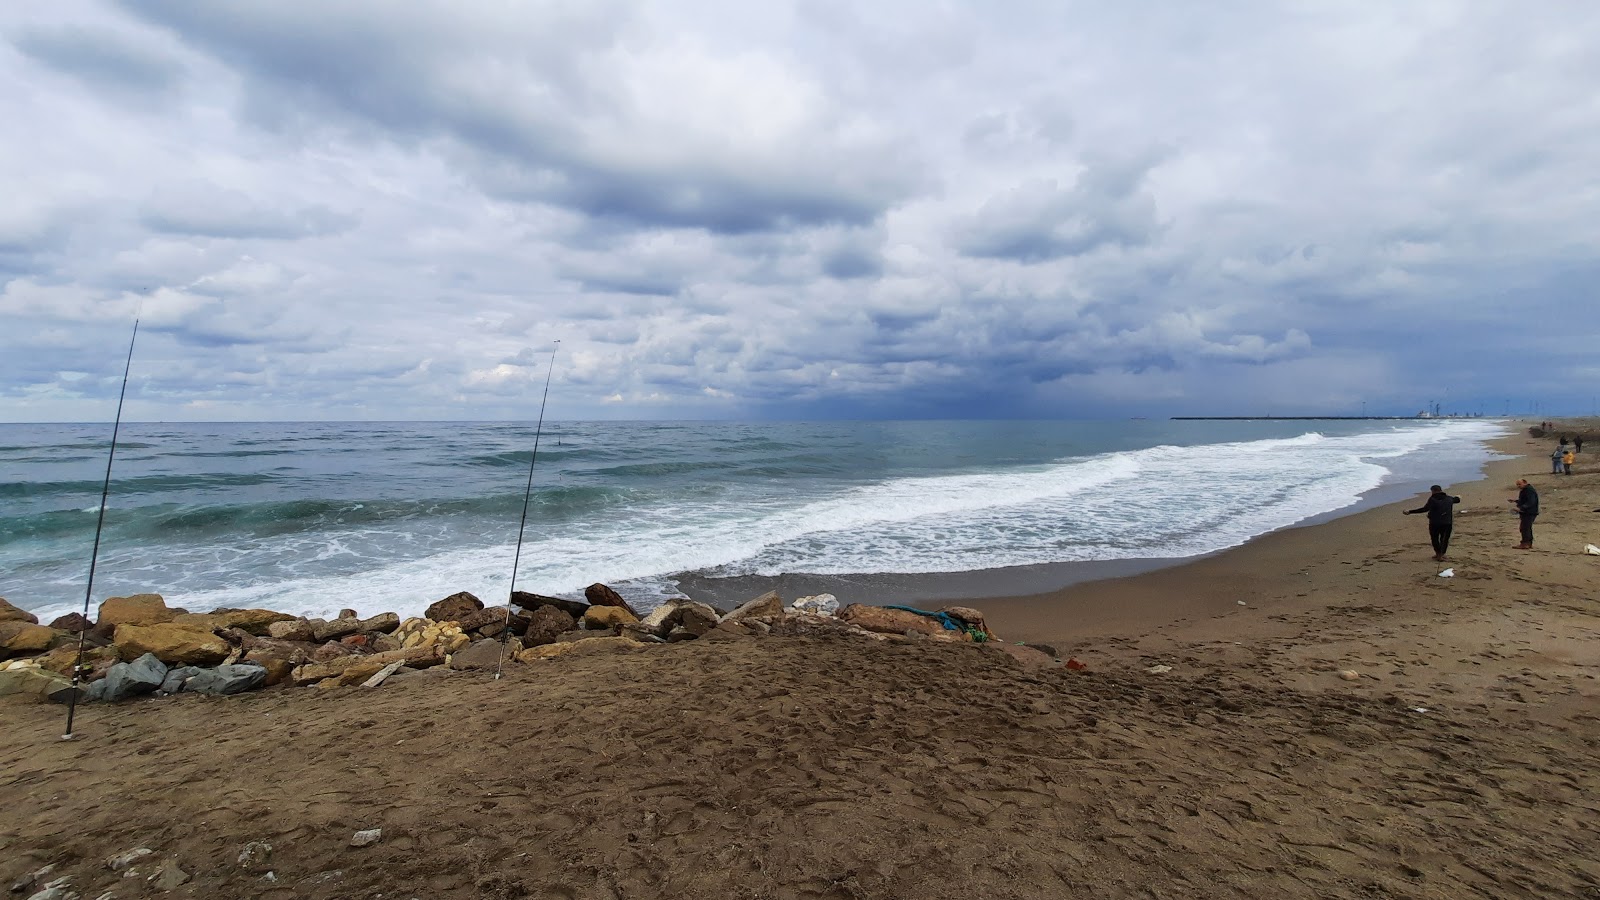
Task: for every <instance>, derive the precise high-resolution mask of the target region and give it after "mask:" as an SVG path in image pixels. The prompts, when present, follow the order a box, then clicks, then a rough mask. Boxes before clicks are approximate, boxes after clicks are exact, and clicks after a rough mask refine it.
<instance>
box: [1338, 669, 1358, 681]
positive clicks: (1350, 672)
mask: <svg viewBox="0 0 1600 900" xmlns="http://www.w3.org/2000/svg"><path fill="white" fill-rule="evenodd" d="M1339 677H1340V678H1343V679H1344V680H1345V681H1360V680H1361V673H1360V672H1357V671H1356V670H1354V669H1340V670H1339Z"/></svg>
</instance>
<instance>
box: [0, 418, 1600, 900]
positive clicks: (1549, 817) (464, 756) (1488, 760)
mask: <svg viewBox="0 0 1600 900" xmlns="http://www.w3.org/2000/svg"><path fill="white" fill-rule="evenodd" d="M1497 446H1498V449H1500V450H1501V451H1502V452H1503V453H1506V454H1508V455H1509V456H1510V457H1511V458H1508V459H1505V460H1501V461H1497V462H1494V463H1491V464H1490V465H1489V467H1488V469H1487V471H1486V477H1485V478H1484V479H1483V480H1481V481H1475V482H1471V483H1467V484H1462V485H1456V486H1447V490H1449V492H1450V493H1453V494H1457V495H1459V496H1461V497H1462V500H1463V503H1462V505H1461V506H1460V507H1458V512H1457V514H1456V525H1455V535H1454V540H1453V542H1452V546H1451V552H1450V558H1449V559H1448V560H1447V561H1445V562H1444V563H1436V562H1435V561H1434V560H1433V559H1432V550H1431V548H1430V547H1429V545H1428V536H1427V527H1426V522H1425V520H1424V519H1423V517H1420V516H1409V517H1408V516H1403V515H1401V510H1403V509H1407V508H1411V507H1414V506H1417V505H1418V504H1419V503H1420V502H1421V498H1420V497H1418V498H1414V499H1412V500H1410V501H1407V502H1404V503H1398V504H1389V505H1386V506H1382V507H1379V508H1374V509H1369V510H1366V511H1363V512H1360V513H1357V514H1355V515H1352V516H1348V517H1344V518H1340V519H1336V520H1334V521H1331V522H1327V523H1323V524H1319V525H1314V526H1309V527H1304V528H1294V529H1288V530H1284V531H1279V532H1275V533H1273V534H1269V535H1266V536H1264V537H1262V538H1259V539H1257V540H1254V541H1251V542H1250V543H1248V544H1246V545H1244V546H1241V547H1238V548H1235V549H1233V550H1230V551H1226V552H1224V553H1221V554H1217V555H1215V556H1211V557H1208V558H1205V559H1201V560H1198V561H1195V562H1192V563H1189V564H1185V565H1181V566H1176V567H1170V568H1164V569H1159V570H1156V571H1150V572H1145V573H1142V574H1137V575H1132V576H1129V577H1125V578H1117V579H1111V580H1103V581H1094V582H1088V583H1082V584H1076V585H1073V586H1071V587H1069V588H1066V589H1064V590H1060V591H1055V592H1051V593H1048V594H1042V595H1033V596H1027V597H999V598H995V597H980V598H970V599H967V600H965V601H963V602H962V603H961V605H965V606H971V607H975V608H978V609H980V610H982V611H983V612H984V613H985V614H986V616H987V617H988V620H989V624H990V625H991V627H992V628H993V629H994V630H995V632H996V633H997V634H998V635H999V636H1000V638H1002V639H1003V641H1004V642H1015V641H1028V642H1032V643H1041V644H1045V645H1049V646H1050V647H1052V648H1054V649H1055V650H1056V651H1057V652H1058V653H1059V655H1060V657H1061V659H1063V660H1064V659H1067V658H1069V657H1070V658H1073V659H1075V660H1077V661H1079V662H1081V663H1082V664H1083V665H1084V666H1085V668H1083V669H1081V670H1072V669H1068V668H1066V667H1064V666H1061V665H1043V664H1040V663H1039V661H1038V660H1036V659H1034V658H1031V657H1030V658H1025V659H1017V658H1014V657H1013V655H1011V654H1008V653H1007V652H1005V649H1004V647H1003V646H1000V645H998V644H986V645H985V644H978V645H957V644H941V643H933V642H926V641H909V642H903V643H892V642H891V643H884V642H877V641H872V640H864V639H859V638H845V637H824V636H809V637H805V636H798V637H778V636H768V637H761V638H747V639H726V640H701V641H695V642H689V643H682V644H671V645H666V646H661V647H653V648H650V649H648V650H627V651H624V650H615V651H596V652H590V653H570V654H567V655H565V656H561V657H559V658H556V659H552V660H548V661H544V662H542V663H538V664H533V665H523V664H517V665H513V666H510V667H508V668H507V670H506V673H505V677H504V678H502V679H501V680H499V681H496V680H494V679H493V678H492V677H491V676H489V675H485V674H475V673H462V672H447V671H444V670H442V669H434V670H428V671H426V672H421V673H417V674H415V675H412V676H408V677H405V678H402V679H398V680H394V681H391V682H389V683H386V684H384V685H383V686H382V687H381V688H377V689H373V690H365V689H362V688H359V687H348V688H334V689H329V690H324V689H319V688H304V689H286V690H268V691H263V692H260V693H256V694H246V695H241V696H237V697H205V696H195V695H179V696H176V697H171V698H161V699H154V700H141V701H133V702H128V703H123V704H119V705H115V706H106V705H93V706H86V707H83V708H81V709H80V712H79V718H78V723H77V725H76V727H75V731H76V732H77V734H78V739H77V740H75V741H72V742H68V743H63V742H61V741H60V740H59V737H60V735H61V732H62V724H63V710H62V709H61V708H60V707H55V706H47V705H35V704H25V703H22V702H20V701H17V700H15V698H4V699H3V700H0V715H3V716H4V719H5V722H6V725H7V727H6V728H5V729H4V730H3V732H0V764H3V767H0V802H3V803H4V808H5V810H6V812H5V817H4V823H5V824H4V827H3V828H0V878H3V879H4V883H5V884H7V885H11V884H13V883H14V882H17V881H18V880H19V879H22V880H24V882H26V883H25V885H24V886H23V887H21V888H20V889H18V892H17V894H16V895H17V896H22V897H27V896H29V894H30V892H32V891H34V890H37V889H39V888H40V887H42V885H43V884H44V882H45V881H48V880H49V879H53V878H59V877H62V876H68V877H70V884H71V889H72V891H73V892H75V893H76V894H77V895H78V896H81V897H83V898H98V897H102V896H111V897H117V898H132V897H147V896H172V897H195V898H208V897H224V896H235V897H262V898H346V897H372V898H376V897H389V898H406V897H419V898H428V897H490V898H514V897H566V898H585V900H588V898H594V900H628V898H649V897H708V898H723V897H727V898H734V897H744V898H805V897H817V898H823V897H840V898H868V897H871V898H972V897H999V898H1059V897H1065V896H1074V895H1078V894H1084V893H1087V894H1091V895H1093V896H1099V897H1117V898H1120V897H1129V898H1133V897H1140V898H1176V897H1239V898H1245V897H1307V898H1310V897H1319V898H1321V897H1350V898H1357V897H1359V898H1372V897H1415V898H1457V897H1484V898H1490V897H1492V898H1505V897H1575V898H1577V897H1600V596H1597V592H1596V590H1595V588H1594V585H1595V583H1596V578H1595V575H1596V573H1597V572H1600V556H1591V555H1586V554H1585V553H1584V545H1585V544H1591V543H1600V512H1596V511H1595V509H1596V507H1600V465H1597V464H1596V463H1595V460H1594V455H1595V450H1600V447H1596V448H1595V450H1590V451H1588V452H1586V453H1585V454H1584V455H1583V456H1581V457H1580V458H1579V464H1578V466H1577V467H1576V472H1575V474H1573V475H1571V476H1555V475H1550V474H1548V472H1549V466H1548V462H1547V460H1546V459H1545V455H1546V454H1548V452H1549V446H1550V442H1548V441H1545V440H1533V439H1531V438H1529V437H1527V436H1526V435H1525V433H1524V434H1518V435H1515V436H1512V437H1508V438H1505V439H1503V440H1502V441H1500V442H1499V444H1498V445H1497ZM1518 477H1527V478H1529V479H1530V480H1531V481H1532V482H1533V484H1534V486H1535V487H1536V488H1537V489H1538V490H1539V492H1540V494H1541V497H1542V501H1543V513H1542V515H1541V516H1540V518H1539V520H1538V523H1537V526H1536V546H1535V549H1534V550H1532V551H1519V550H1516V549H1513V546H1514V544H1515V543H1516V542H1517V522H1516V517H1515V516H1514V515H1513V514H1512V513H1511V511H1510V505H1509V504H1508V503H1507V502H1506V500H1507V499H1508V498H1510V497H1512V496H1514V494H1515V489H1514V487H1513V482H1514V481H1515V479H1516V478H1518ZM1175 502H1181V498H1175ZM1446 568H1449V569H1450V570H1452V572H1453V574H1452V577H1448V578H1446V577H1440V573H1441V572H1442V571H1444V570H1445V569H1446ZM1161 667H1168V668H1165V669H1162V668H1161ZM1152 670H1153V671H1152ZM1352 673H1353V674H1352ZM367 829H381V831H382V835H381V838H380V839H378V840H377V841H376V842H374V843H372V844H370V845H368V846H361V847H356V846H352V836H353V835H354V834H355V833H356V832H358V831H363V830H367ZM263 847H270V849H269V850H268V849H263ZM136 848H149V849H150V850H152V851H153V853H152V854H151V855H150V857H149V860H150V861H151V862H148V863H141V864H140V866H144V868H140V866H135V867H134V868H135V869H137V870H138V871H139V873H140V874H139V876H137V877H132V878H130V877H126V876H125V872H126V871H128V870H123V871H113V870H112V868H111V867H109V866H108V863H107V861H108V859H109V858H111V857H114V856H116V855H118V854H123V853H126V852H128V851H130V850H134V849H136ZM156 860H160V861H162V864H163V865H167V864H170V865H171V866H172V867H175V868H177V869H179V870H181V871H182V873H183V875H184V879H183V880H182V881H181V883H175V882H177V881H178V879H176V878H172V877H169V879H168V880H167V881H165V882H162V881H160V880H159V872H158V871H157V869H156V868H155V866H156V863H155V862H154V861H156ZM47 865H50V866H53V867H54V868H53V870H52V871H51V872H49V873H46V876H42V877H41V879H38V880H35V881H31V882H30V881H27V876H28V875H29V873H34V872H37V871H38V870H39V869H40V868H41V867H44V866H47ZM152 876H156V877H157V879H158V880H156V881H151V880H149V879H150V878H151V877H152ZM162 885H167V886H170V887H171V890H170V891H169V890H166V889H164V887H163V886H162ZM108 892H109V893H108Z"/></svg>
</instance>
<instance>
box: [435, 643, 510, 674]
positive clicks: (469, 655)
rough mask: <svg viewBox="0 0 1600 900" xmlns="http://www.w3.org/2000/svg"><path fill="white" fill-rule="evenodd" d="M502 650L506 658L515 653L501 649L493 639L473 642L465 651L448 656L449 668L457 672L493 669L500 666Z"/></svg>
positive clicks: (458, 651)
mask: <svg viewBox="0 0 1600 900" xmlns="http://www.w3.org/2000/svg"><path fill="white" fill-rule="evenodd" d="M519 646H520V645H519ZM502 650H505V651H506V655H507V656H510V655H511V654H512V653H513V652H515V651H514V650H510V649H507V648H503V647H502V646H501V644H500V642H499V641H497V640H495V639H493V638H484V639H483V640H481V641H473V642H472V644H471V645H470V646H468V647H466V648H465V649H462V650H457V651H456V652H455V653H452V654H450V668H452V669H457V670H466V669H493V668H495V667H497V666H499V665H500V654H501V651H502Z"/></svg>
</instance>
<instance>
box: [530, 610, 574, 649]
mask: <svg viewBox="0 0 1600 900" xmlns="http://www.w3.org/2000/svg"><path fill="white" fill-rule="evenodd" d="M577 627H578V620H577V619H575V618H573V617H572V615H571V614H570V613H568V612H567V611H566V610H564V609H562V608H560V607H558V606H541V607H539V608H538V609H535V610H534V611H533V612H532V613H529V614H528V631H527V634H525V635H524V636H523V643H525V644H527V645H528V646H530V647H534V646H538V645H540V644H553V643H555V640H556V638H557V637H559V636H560V635H562V634H564V633H566V632H568V631H571V630H573V629H574V628H577Z"/></svg>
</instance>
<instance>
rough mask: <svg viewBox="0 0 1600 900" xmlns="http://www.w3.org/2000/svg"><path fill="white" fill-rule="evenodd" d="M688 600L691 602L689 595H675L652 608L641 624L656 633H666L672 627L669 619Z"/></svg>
mask: <svg viewBox="0 0 1600 900" xmlns="http://www.w3.org/2000/svg"><path fill="white" fill-rule="evenodd" d="M688 602H690V601H689V598H688V597H674V598H672V599H671V600H668V601H666V602H665V603H662V604H661V605H660V606H658V607H656V608H655V609H652V610H650V614H649V615H647V616H645V617H644V618H642V619H640V620H639V624H640V625H642V626H644V627H645V628H648V629H649V630H650V631H651V632H652V633H654V634H664V633H665V632H667V631H668V630H670V629H671V627H672V626H671V625H669V624H668V623H667V620H668V619H669V618H671V617H672V614H673V613H675V612H677V611H678V607H680V606H683V605H684V604H685V603H688Z"/></svg>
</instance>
